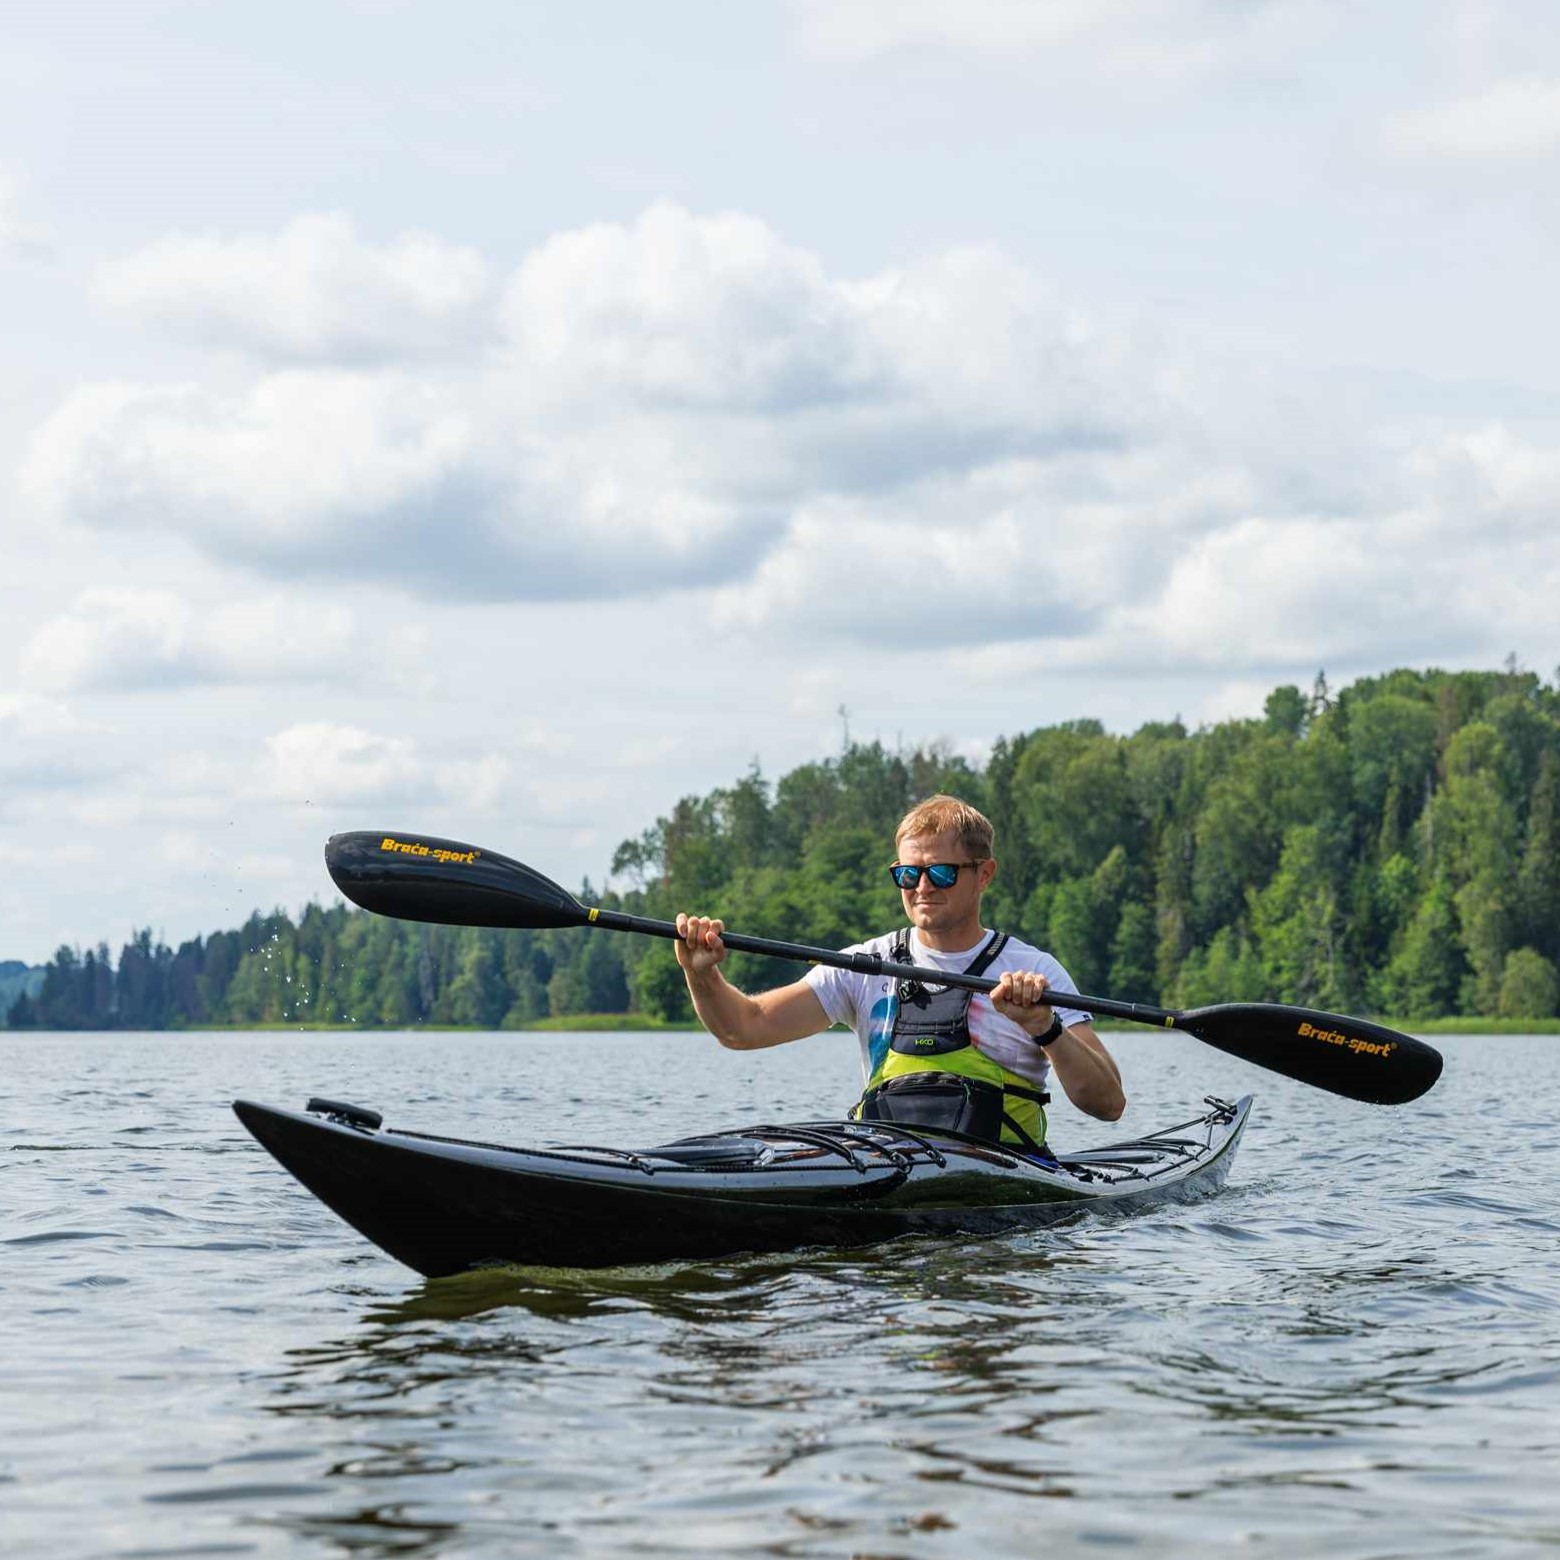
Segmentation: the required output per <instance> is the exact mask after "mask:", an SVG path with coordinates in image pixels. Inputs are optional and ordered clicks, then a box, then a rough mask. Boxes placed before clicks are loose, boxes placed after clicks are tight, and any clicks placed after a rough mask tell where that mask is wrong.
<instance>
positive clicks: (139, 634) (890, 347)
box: [25, 205, 1560, 809]
mask: <svg viewBox="0 0 1560 1560" xmlns="http://www.w3.org/2000/svg"><path fill="white" fill-rule="evenodd" d="M492 330H493V334H492V337H491V339H490V341H489V343H488V350H486V351H483V352H475V353H473V355H472V357H471V360H470V361H469V362H468V363H467V364H466V366H465V368H464V369H463V370H462V371H460V372H453V371H444V370H441V371H440V372H439V373H438V374H437V375H433V374H429V373H426V372H416V371H413V370H412V369H409V368H406V367H400V368H393V369H388V368H387V369H381V370H377V371H363V370H358V371H349V370H344V369H340V368H331V367H318V368H311V369H295V370H290V371H286V372H281V373H264V374H261V375H259V376H258V377H256V378H254V379H253V380H252V381H251V382H250V383H249V384H248V386H247V388H245V389H241V390H240V391H239V392H237V393H231V392H228V391H219V390H216V389H212V388H209V387H208V386H206V385H204V384H196V385H187V386H183V387H166V386H153V385H123V384H119V385H114V384H108V385H91V386H86V387H83V388H82V389H80V390H78V391H77V392H76V393H75V394H74V395H73V396H71V397H70V398H69V399H68V400H67V401H66V402H65V403H64V404H63V405H62V406H61V407H60V408H59V409H58V411H57V412H56V413H55V414H54V416H53V417H52V418H51V419H50V420H49V421H48V422H47V423H46V424H45V425H44V427H43V428H42V429H41V430H40V431H39V432H38V434H37V436H36V438H35V439H34V441H33V445H32V448H31V452H30V455H29V459H28V463H27V467H26V472H25V484H26V485H25V491H26V492H27V494H28V495H29V497H30V500H31V502H32V503H33V505H34V507H35V511H36V513H37V514H39V515H40V516H41V517H43V518H44V519H46V520H48V521H52V522H53V523H56V524H66V525H69V524H78V525H80V524H85V525H90V526H95V527H99V528H104V529H126V528H132V527H133V528H139V529H149V530H163V531H172V532H174V533H176V534H178V535H179V536H181V537H183V538H185V539H187V540H189V541H190V542H192V543H194V544H195V545H197V546H198V547H200V548H201V549H203V550H204V551H205V552H207V553H208V554H210V555H211V556H213V557H215V558H217V559H219V560H221V561H223V562H227V563H237V564H240V565H248V566H250V567H252V568H256V569H259V570H262V571H264V572H266V573H269V574H271V575H274V576H279V577H283V578H295V577H324V578H347V579H351V580H353V581H388V582H391V583H393V584H395V585H397V586H399V587H400V588H402V589H404V590H408V591H410V592H412V593H414V594H416V595H418V596H420V597H422V598H425V599H428V600H434V601H437V600H447V599H453V600H460V599H469V598H478V599H488V600H510V601H514V600H572V599H581V598H590V597H596V598H603V597H604V598H609V599H612V600H615V601H622V600H624V599H626V598H629V597H632V596H641V597H643V596H649V595H654V594H656V593H659V592H664V591H666V590H669V589H681V590H684V591H688V592H699V593H700V595H699V597H698V598H697V601H696V604H695V605H694V606H693V610H695V611H699V610H704V611H707V612H708V615H709V621H710V622H711V623H712V625H713V627H714V628H715V629H716V630H717V631H719V632H720V633H721V634H722V636H724V642H725V643H726V644H728V645H730V644H737V645H752V646H757V645H760V644H761V643H762V644H768V645H771V646H772V645H775V644H780V643H787V644H790V643H794V642H795V640H796V637H797V636H798V635H802V636H805V637H806V638H807V639H808V640H809V641H811V642H818V643H822V642H824V641H825V640H827V639H830V638H833V639H836V640H838V639H845V640H850V641H854V642H855V643H856V644H857V645H859V646H873V647H879V648H883V649H887V650H890V651H893V650H901V649H904V648H921V647H927V646H933V647H938V648H941V649H943V650H945V651H948V652H949V653H954V652H957V654H958V655H959V656H961V657H962V659H961V661H960V665H962V666H967V667H970V668H973V669H974V670H975V674H976V675H982V676H983V675H985V673H984V672H983V671H981V668H982V666H983V665H984V664H985V663H983V661H982V659H981V656H982V652H981V650H980V648H979V647H980V646H982V645H995V646H1001V647H1011V646H1013V645H1017V644H1022V643H1026V642H1027V643H1030V644H1032V645H1034V646H1036V647H1038V648H1037V649H1036V650H1035V651H1034V652H1033V655H1034V656H1035V657H1038V658H1039V661H1040V662H1043V664H1045V665H1046V666H1048V667H1053V668H1071V669H1074V670H1088V669H1095V670H1097V669H1100V668H1130V667H1132V666H1133V665H1134V664H1145V663H1146V664H1151V665H1153V666H1156V667H1158V668H1161V669H1163V668H1165V667H1169V666H1176V665H1180V666H1187V667H1192V668H1199V669H1207V668H1224V667H1228V666H1232V665H1236V664H1238V663H1240V662H1241V661H1242V660H1244V661H1245V662H1246V663H1248V664H1249V663H1250V661H1251V659H1252V657H1253V656H1258V655H1260V657H1261V658H1262V660H1263V662H1264V663H1265V664H1275V663H1277V662H1280V661H1283V660H1285V659H1286V658H1288V659H1295V660H1298V661H1300V662H1302V663H1310V662H1313V661H1319V659H1321V658H1323V657H1325V656H1334V657H1336V656H1340V655H1343V654H1345V653H1347V651H1348V647H1350V646H1356V647H1357V646H1361V645H1364V644H1366V643H1368V642H1372V635H1374V642H1376V643H1377V644H1378V645H1379V646H1385V647H1387V648H1388V650H1389V651H1390V653H1394V654H1402V655H1404V656H1406V657H1409V658H1417V657H1429V658H1432V659H1444V655H1443V654H1442V649H1443V646H1444V645H1445V644H1446V642H1447V640H1448V639H1451V640H1454V641H1455V642H1456V643H1458V644H1461V645H1464V646H1466V647H1468V648H1469V653H1478V652H1479V651H1480V650H1482V649H1483V648H1484V646H1485V644H1486V642H1487V636H1488V634H1489V632H1490V631H1491V630H1490V627H1489V624H1488V622H1487V616H1486V615H1485V614H1481V612H1480V610H1479V607H1478V604H1477V601H1476V600H1475V598H1474V596H1473V595H1472V594H1470V592H1469V590H1468V588H1467V585H1468V581H1470V580H1473V579H1482V578H1483V575H1482V574H1481V573H1480V570H1481V567H1482V563H1481V559H1480V558H1479V556H1478V547H1477V543H1476V541H1475V539H1474V538H1472V537H1471V536H1470V535H1468V534H1465V533H1466V524H1467V517H1468V516H1470V515H1477V516H1478V523H1479V525H1480V526H1481V527H1482V528H1483V534H1485V535H1486V536H1488V535H1496V534H1498V535H1501V536H1504V537H1508V538H1509V539H1510V540H1511V541H1512V542H1513V545H1518V544H1520V545H1521V546H1523V547H1525V548H1527V549H1528V551H1527V552H1526V553H1524V554H1523V556H1524V559H1525V578H1524V580H1523V581H1520V582H1518V583H1517V584H1516V585H1512V584H1510V582H1508V583H1507V585H1506V586H1505V589H1506V591H1507V593H1508V594H1510V593H1511V592H1512V591H1518V592H1520V591H1525V590H1527V589H1528V588H1529V586H1528V582H1531V581H1537V580H1545V581H1548V580H1549V579H1550V578H1551V576H1552V574H1553V569H1552V568H1551V567H1550V565H1549V562H1548V554H1546V552H1545V551H1544V549H1545V546H1546V545H1548V546H1549V547H1550V550H1551V551H1552V544H1548V543H1547V538H1548V535H1549V531H1550V528H1551V526H1550V519H1551V517H1552V514H1553V512H1554V509H1555V503H1556V499H1557V497H1560V451H1557V450H1555V449H1554V448H1550V447H1546V446H1545V445H1543V444H1542V443H1535V442H1524V441H1522V440H1519V439H1518V438H1516V437H1515V436H1514V435H1513V434H1512V433H1511V432H1510V430H1508V429H1507V428H1505V427H1504V426H1502V425H1500V424H1492V425H1490V426H1487V427H1482V428H1476V429H1473V430H1461V431H1456V432H1452V433H1447V434H1443V435H1440V436H1438V438H1437V439H1435V440H1427V441H1424V442H1422V443H1421V444H1419V445H1417V446H1415V445H1413V444H1412V443H1410V445H1409V449H1408V453H1407V454H1406V455H1399V454H1395V453H1394V449H1395V446H1394V445H1393V444H1392V443H1389V441H1388V440H1387V439H1386V438H1385V437H1379V436H1377V435H1375V434H1374V433H1373V431H1372V430H1371V429H1370V428H1369V427H1368V426H1362V425H1361V423H1360V420H1359V419H1358V417H1357V416H1356V414H1355V408H1354V406H1353V403H1352V402H1347V400H1346V401H1345V402H1344V403H1341V404H1336V405H1335V404H1333V403H1332V402H1331V401H1329V399H1328V397H1327V396H1326V395H1325V394H1324V393H1323V392H1322V391H1321V390H1320V389H1318V390H1316V391H1314V392H1312V393H1310V394H1309V395H1308V394H1307V393H1306V392H1305V390H1304V389H1303V387H1297V386H1296V385H1295V384H1293V383H1292V382H1287V381H1286V382H1284V383H1283V384H1282V386H1278V385H1276V384H1275V382H1274V380H1273V379H1272V378H1271V377H1270V376H1264V375H1263V374H1262V373H1258V372H1248V371H1244V370H1241V369H1240V368H1239V365H1236V368H1235V369H1234V370H1231V369H1230V368H1229V366H1228V365H1225V364H1222V363H1221V364H1217V365H1210V364H1208V363H1204V362H1201V361H1198V360H1196V359H1195V358H1192V357H1186V358H1184V359H1183V360H1181V361H1168V360H1165V359H1164V358H1163V357H1162V356H1161V355H1159V354H1153V353H1149V352H1147V351H1146V350H1145V349H1144V348H1143V347H1142V345H1141V344H1140V342H1139V340H1138V339H1137V337H1136V335H1135V334H1134V333H1133V332H1132V331H1131V330H1130V329H1126V328H1104V327H1102V326H1101V325H1099V324H1098V323H1097V322H1095V321H1093V320H1091V319H1089V318H1088V317H1086V316H1084V315H1082V314H1081V313H1080V312H1079V311H1077V310H1076V309H1072V308H1070V307H1068V306H1067V305H1066V304H1065V303H1064V302H1063V301H1061V300H1060V299H1058V298H1057V297H1056V296H1055V294H1054V292H1053V291H1052V290H1051V289H1049V288H1048V287H1047V286H1046V284H1045V283H1044V281H1043V280H1042V279H1041V278H1039V277H1038V276H1036V275H1035V274H1034V273H1033V272H1032V271H1030V270H1028V269H1027V268H1025V267H1022V266H1019V265H1018V264H1016V263H1015V262H1014V261H1012V260H1011V259H1009V258H1007V257H1005V256H1004V255H1002V254H1001V253H1000V252H997V251H995V250H991V249H986V248H968V247H966V248H957V249H952V250H948V251H946V252H944V253H941V254H936V255H932V256H929V257H926V258H924V259H920V260H916V261H913V262H910V263H906V264H903V265H900V266H897V267H894V268H892V269H888V270H884V271H882V272H880V273H878V274H876V275H873V276H869V277H865V278H856V279H836V278H832V277H830V276H829V275H828V274H827V273H826V271H825V269H824V267H823V265H822V263H821V262H820V261H819V260H818V259H817V258H816V257H815V256H812V255H810V254H808V253H806V252H804V251H801V250H798V249H796V248H795V247H793V246H789V245H786V244H784V243H783V242H782V241H781V240H780V239H779V238H778V237H777V236H776V235H775V234H774V233H773V232H772V231H771V230H770V229H769V228H768V227H766V226H765V225H764V224H763V223H761V222H758V221H756V220H755V219H753V218H751V217H744V216H732V215H726V216H717V217H696V216H693V215H691V214H689V213H688V212H686V211H682V210H680V209H679V208H676V207H672V206H668V205H658V206H655V207H653V208H651V209H650V210H649V211H647V212H646V213H645V214H644V215H643V216H642V217H641V218H640V219H639V220H638V221H637V222H634V223H631V224H625V225H611V224H601V225H596V226H592V227H589V228H584V229H580V230H578V231H576V232H572V233H566V234H560V235H558V236H556V237H555V238H553V239H552V240H550V241H548V242H547V243H546V244H544V245H542V246H541V247H539V248H538V249H537V250H536V251H535V252H534V253H533V254H532V255H530V256H528V257H527V258H526V260H525V261H524V262H523V264H522V265H521V266H520V267H519V268H518V270H517V271H516V273H515V275H514V276H513V278H512V279H511V281H510V283H509V285H508V287H507V289H506V290H505V292H504V296H503V303H502V307H501V309H500V310H499V311H498V312H497V313H496V314H495V317H494V320H493V322H492ZM1459 526H1462V527H1463V533H1460V532H1459ZM1427 552H1428V554H1429V556H1430V562H1429V563H1428V564H1427V563H1426V561H1425V557H1426V554H1427ZM1409 576H1413V578H1411V579H1410V578H1409ZM1427 581H1434V582H1435V590H1437V591H1441V592H1443V593H1444V595H1443V597H1442V598H1441V599H1443V600H1444V601H1446V602H1449V603H1451V606H1450V608H1449V609H1448V610H1443V611H1435V610H1431V606H1430V603H1431V602H1432V601H1433V600H1434V599H1436V598H1435V596H1434V593H1433V592H1432V591H1431V587H1430V585H1429V584H1427V583H1426V582H1427ZM1524 599H1525V598H1524ZM1521 611H1522V613H1523V614H1526V615H1529V616H1530V615H1531V614H1530V613H1529V612H1528V608H1527V607H1526V606H1523V607H1522V608H1521ZM352 639H353V628H352V624H351V622H350V620H346V619H342V620H340V621H339V622H337V623H336V625H335V628H334V632H333V631H332V623H331V621H330V620H325V621H324V622H323V623H322V624H321V625H320V627H319V630H318V631H316V625H315V624H314V623H313V622H312V621H310V620H304V621H302V622H300V621H298V620H296V619H287V618H286V617H285V615H282V616H278V615H276V614H275V613H274V612H273V613H272V615H271V616H267V615H266V612H265V610H263V609H260V608H256V609H254V620H253V621H246V620H245V619H244V618H243V617H242V615H240V616H238V617H236V618H230V619H223V618H220V617H218V616H215V615H210V614H205V613H200V614H197V613H194V612H193V610H192V609H190V608H188V607H186V606H183V605H182V604H180V603H178V602H177V601H176V600H173V599H172V598H167V597H159V596H155V595H131V596H118V597H97V598H93V599H92V600H91V601H90V602H86V601H84V602H80V603H78V604H77V607H76V608H73V609H72V611H71V612H70V613H67V614H66V615H65V617H64V618H63V619H60V620H57V621H56V622H54V623H52V624H50V625H47V626H46V627H45V628H44V629H43V630H42V631H41V632H40V633H39V635H38V636H37V638H36V639H35V641H34V643H33V646H32V647H31V648H30V649H29V652H28V656H27V658H26V661H25V665H26V666H27V668H28V669H29V670H30V672H31V674H32V680H33V685H34V686H37V687H39V688H56V689H73V688H85V687H92V686H106V685H109V684H113V683H115V682H117V683H118V685H120V686H124V685H127V684H129V683H133V682H136V681H139V682H141V683H146V682H156V681H158V680H159V679H160V680H163V681H168V682H177V681H180V680H184V681H190V680H195V679H197V678H205V679H207V680H223V679H226V680H263V679H266V678H274V677H278V676H289V677H302V676H307V675H309V674H310V667H311V665H312V664H313V662H312V661H311V657H318V659H319V662H320V663H321V664H324V665H327V666H330V667H334V669H335V670H336V671H337V672H338V673H339V672H340V671H341V670H343V669H344V668H345V667H346V666H347V665H349V664H350V661H351V659H352V655H353V653H354V652H353V651H352V649H351V641H352ZM1006 653H1007V650H1006V648H1004V649H1002V650H999V651H997V652H994V655H993V659H992V660H991V663H990V664H991V665H992V666H996V665H998V664H1000V662H1001V660H1002V656H1003V655H1004V654H1006ZM796 698H797V699H799V700H800V701H801V703H802V704H803V705H806V704H807V703H808V702H809V701H810V700H812V699H813V694H812V693H810V692H809V691H808V690H807V689H806V688H805V687H803V688H801V689H800V690H799V691H798V693H797V694H796ZM288 741H289V742H292V743H294V744H297V745H298V751H297V752H296V753H293V752H291V751H290V750H289V752H288V753H287V754H286V755H285V757H286V759H287V762H288V764H290V765H291V771H290V772H291V776H292V778H289V779H286V780H278V781H277V785H278V786H279V787H280V791H281V793H282V794H286V795H289V796H295V795H301V794H302V793H303V792H305V791H306V792H308V793H310V794H314V793H318V794H319V795H321V796H326V797H333V796H342V797H346V796H355V795H356V794H357V791H356V790H355V789H354V788H359V789H361V790H362V792H363V794H365V795H369V796H373V797H382V796H395V795H405V796H408V797H410V796H411V795H413V794H414V787H415V786H416V785H422V786H424V787H427V786H436V787H440V788H442V791H441V794H446V795H448V796H450V797H455V796H457V795H458V796H462V797H465V798H466V799H467V800H468V801H469V802H470V804H471V805H472V806H474V807H476V808H478V809H481V808H484V807H487V806H490V805H492V804H493V799H494V798H496V797H497V796H498V795H500V794H501V792H502V791H503V789H504V787H505V786H506V785H507V784H508V783H509V779H508V776H507V773H506V772H505V771H504V770H503V769H502V768H501V767H498V766H495V765H486V766H484V765H483V763H482V761H481V760H480V759H476V758H470V759H461V760H460V761H459V762H458V763H455V765H454V767H451V765H450V762H449V761H447V762H446V764H445V767H444V768H443V769H442V770H441V769H439V768H438V767H437V766H434V765H432V764H430V763H429V761H427V760H425V759H424V758H422V757H421V756H419V755H418V754H417V753H416V752H415V751H414V750H413V749H412V748H410V747H400V746H397V744H396V742H395V741H394V740H391V739H381V738H375V737H372V736H371V735H370V734H369V733H366V732H361V731H354V730H353V729H352V728H343V727H336V726H300V727H297V728H294V731H293V733H292V735H291V736H290V737H289V738H288ZM462 766H464V767H462ZM282 767H284V766H282V765H281V764H280V761H278V773H280V770H281V768H282ZM299 787H301V788H302V790H301V791H300V790H299V789H298V788H299Z"/></svg>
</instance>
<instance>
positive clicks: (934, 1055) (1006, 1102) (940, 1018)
mask: <svg viewBox="0 0 1560 1560" xmlns="http://www.w3.org/2000/svg"><path fill="white" fill-rule="evenodd" d="M1007 940H1008V939H1007V935H1006V934H1005V933H999V932H998V933H993V934H992V936H991V938H990V940H989V941H988V942H987V943H986V946H985V947H984V948H982V949H981V951H980V952H979V953H978V954H976V956H975V958H974V959H973V960H972V961H971V963H970V966H969V968H968V969H967V970H966V971H965V973H966V974H968V975H979V974H982V973H983V972H984V971H985V970H986V969H987V968H989V966H990V965H991V963H992V961H993V960H994V959H995V958H996V957H997V955H998V954H1000V953H1001V952H1002V949H1003V947H1004V946H1005V944H1006V943H1007ZM890 957H891V958H892V960H893V962H894V963H895V964H908V963H909V962H910V945H909V937H908V934H906V933H901V934H900V936H899V938H898V940H897V941H896V942H895V944H894V948H893V951H892V954H891V955H890ZM973 996H974V993H973V992H970V991H965V990H961V989H959V988H957V987H953V986H942V987H936V988H928V987H926V986H923V985H921V984H920V983H919V982H913V981H901V982H900V984H899V989H898V993H897V998H898V1000H897V1006H896V1008H895V1012H894V1018H893V1030H892V1034H891V1036H890V1039H889V1043H888V1046H887V1048H886V1049H885V1050H884V1051H883V1053H882V1056H881V1058H880V1059H879V1061H878V1063H877V1066H876V1067H875V1068H874V1069H873V1071H872V1076H871V1077H870V1078H868V1079H867V1087H866V1091H865V1092H864V1093H863V1095H862V1098H861V1101H860V1103H859V1104H858V1105H857V1107H856V1110H855V1111H854V1112H853V1114H855V1115H856V1116H857V1117H858V1118H862V1119H869V1120H871V1119H875V1120H884V1121H898V1122H900V1123H902V1124H903V1125H905V1126H910V1127H915V1126H922V1127H927V1128H931V1129H935V1128H936V1127H938V1126H942V1127H944V1128H948V1129H950V1130H954V1131H961V1132H965V1133H967V1134H969V1135H971V1136H977V1137H986V1138H989V1139H990V1140H992V1141H1000V1142H1003V1143H1008V1144H1013V1145H1016V1146H1019V1147H1023V1148H1028V1149H1031V1150H1033V1149H1036V1148H1039V1147H1042V1146H1043V1145H1044V1143H1045V1131H1046V1119H1045V1109H1044V1107H1045V1103H1046V1101H1047V1099H1048V1098H1049V1096H1048V1095H1046V1094H1044V1093H1043V1092H1042V1091H1040V1090H1038V1089H1036V1088H1035V1086H1034V1084H1033V1083H1032V1082H1031V1081H1030V1080H1029V1079H1027V1078H1023V1077H1020V1076H1019V1074H1017V1073H1014V1072H1010V1071H1009V1070H1008V1069H1007V1068H1006V1067H1004V1066H1003V1065H1002V1064H1001V1063H1000V1062H997V1061H993V1060H992V1058H991V1057H989V1056H987V1055H986V1054H985V1053H984V1052H983V1051H980V1050H978V1049H977V1048H976V1047H975V1046H974V1045H973V1044H972V1043H971V1041H970V1025H969V1013H970V1001H971V998H972V997H973ZM935 1075H942V1076H944V1077H946V1078H947V1079H948V1085H949V1086H948V1087H946V1088H939V1087H938V1086H937V1084H936V1079H935ZM911 1079H914V1080H916V1081H915V1082H914V1083H903V1082H896V1080H911ZM955 1080H969V1082H968V1083H966V1084H965V1085H964V1086H963V1087H962V1088H961V1087H959V1086H958V1085H957V1084H956V1083H955ZM997 1091H1000V1093H998V1092H997ZM1026 1140H1027V1141H1026Z"/></svg>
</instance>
